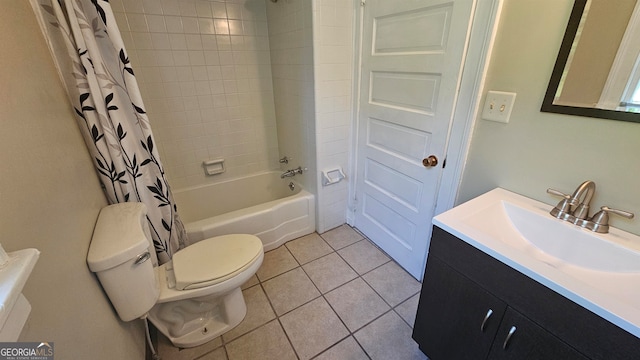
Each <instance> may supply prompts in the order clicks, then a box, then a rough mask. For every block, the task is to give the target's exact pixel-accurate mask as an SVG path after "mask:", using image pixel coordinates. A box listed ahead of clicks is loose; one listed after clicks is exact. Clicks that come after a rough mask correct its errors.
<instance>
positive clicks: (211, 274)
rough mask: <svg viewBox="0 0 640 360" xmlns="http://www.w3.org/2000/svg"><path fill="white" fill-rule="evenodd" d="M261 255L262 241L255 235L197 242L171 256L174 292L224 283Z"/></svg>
mask: <svg viewBox="0 0 640 360" xmlns="http://www.w3.org/2000/svg"><path fill="white" fill-rule="evenodd" d="M262 252H263V248H262V241H261V240H260V239H259V238H258V237H256V236H254V235H247V234H233V235H223V236H216V237H213V238H210V239H206V240H202V241H198V242H197V243H195V244H192V245H189V246H187V247H186V248H184V249H182V250H180V251H178V252H177V253H175V254H174V255H173V259H172V260H173V272H174V275H175V278H176V289H177V290H189V289H198V288H201V287H206V286H210V285H214V284H217V283H220V282H223V281H225V280H227V279H229V278H232V277H233V276H235V275H236V274H237V273H240V272H242V271H244V270H245V269H246V268H247V267H249V266H250V265H251V264H252V263H253V262H254V261H255V260H256V259H257V258H258V257H259V255H260V254H261V253H262Z"/></svg>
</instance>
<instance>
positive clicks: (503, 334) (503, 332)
mask: <svg viewBox="0 0 640 360" xmlns="http://www.w3.org/2000/svg"><path fill="white" fill-rule="evenodd" d="M488 359H491V360H522V359H540V360H552V359H558V360H588V358H587V357H585V356H584V355H582V354H580V353H579V352H578V351H576V350H575V349H573V348H572V347H570V346H569V345H567V344H566V343H564V342H563V341H561V340H560V339H558V338H557V337H555V336H553V335H552V334H550V333H549V332H548V331H546V330H544V329H543V328H541V327H540V326H538V325H536V324H535V323H534V322H533V321H531V320H529V319H527V318H526V317H524V316H523V315H522V314H520V313H518V312H517V311H515V310H513V309H511V308H508V309H507V311H506V313H505V315H504V318H503V319H502V323H501V325H500V328H499V329H498V332H497V334H496V338H495V341H494V342H493V346H492V347H491V352H490V353H489V357H488Z"/></svg>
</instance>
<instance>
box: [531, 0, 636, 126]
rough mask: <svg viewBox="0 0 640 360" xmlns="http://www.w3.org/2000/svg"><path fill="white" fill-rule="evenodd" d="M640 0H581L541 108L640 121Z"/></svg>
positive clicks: (573, 14) (576, 2) (568, 27)
mask: <svg viewBox="0 0 640 360" xmlns="http://www.w3.org/2000/svg"><path fill="white" fill-rule="evenodd" d="M638 39H640V1H639V0H616V1H611V0H576V1H575V3H574V6H573V10H572V12H571V15H570V17H569V23H568V25H567V30H566V32H565V35H564V38H563V40H562V45H561V46H560V51H559V53H558V58H557V60H556V64H555V66H554V68H553V73H552V74H551V80H550V81H549V87H548V88H547V92H546V94H545V97H544V100H543V102H542V108H541V109H540V110H541V111H544V112H552V113H560V114H569V115H580V116H589V117H597V118H603V119H612V120H622V121H633V122H640V61H639V56H638V55H639V54H640V40H638Z"/></svg>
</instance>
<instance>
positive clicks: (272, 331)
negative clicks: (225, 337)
mask: <svg viewBox="0 0 640 360" xmlns="http://www.w3.org/2000/svg"><path fill="white" fill-rule="evenodd" d="M226 349H227V354H228V355H229V360H253V359H260V360H289V359H291V360H296V359H297V358H296V354H295V353H294V351H293V348H291V344H290V343H289V341H288V340H287V336H286V335H285V333H284V331H283V330H282V327H281V326H280V323H279V322H278V321H271V322H270V323H268V324H266V325H263V326H261V327H259V328H258V329H256V330H254V331H252V332H250V333H248V334H245V335H244V336H241V337H239V338H237V339H235V340H234V341H232V342H230V343H229V344H227V345H226Z"/></svg>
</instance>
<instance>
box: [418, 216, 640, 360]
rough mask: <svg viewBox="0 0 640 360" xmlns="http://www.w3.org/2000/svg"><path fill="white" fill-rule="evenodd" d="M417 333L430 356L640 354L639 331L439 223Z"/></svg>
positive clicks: (597, 357)
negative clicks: (620, 324)
mask: <svg viewBox="0 0 640 360" xmlns="http://www.w3.org/2000/svg"><path fill="white" fill-rule="evenodd" d="M509 333H511V335H509ZM413 338H414V339H415V340H416V342H417V343H418V345H419V346H420V349H421V350H422V351H423V352H424V353H425V354H426V355H427V356H428V357H429V359H430V360H467V359H468V360H471V359H473V360H475V359H478V360H484V359H491V360H495V359H499V360H506V359H518V360H527V359H535V360H537V359H540V360H542V359H544V360H554V359H558V360H587V359H594V360H611V359H616V360H622V359H629V360H630V359H636V360H637V359H640V339H639V338H637V337H635V336H634V335H632V334H630V333H628V332H626V331H624V330H622V329H621V328H619V327H617V326H616V325H614V324H612V323H610V322H608V321H607V320H605V319H603V318H601V317H599V316H597V315H596V314H594V313H592V312H591V311H589V310H587V309H585V308H583V307H581V306H579V305H577V304H576V303H574V302H572V301H570V300H569V299H567V298H565V297H563V296H561V295H559V294H558V293H556V292H554V291H552V290H550V289H548V288H546V287H545V286H543V285H541V284H540V283H538V282H537V281H535V280H533V279H531V278H529V277H527V276H525V275H523V274H522V273H520V272H518V271H516V270H514V269H513V268H511V267H509V266H507V265H505V264H503V263H501V262H500V261H498V260H496V259H494V258H493V257H491V256H489V255H487V254H485V253H483V252H482V251H480V250H478V249H476V248H474V247H473V246H471V245H469V244H467V243H465V242H464V241H462V240H460V239H458V238H456V237H455V236H453V235H451V234H449V233H447V232H445V231H444V230H442V229H440V228H438V227H434V231H433V236H432V239H431V245H430V251H429V257H428V260H427V267H426V269H425V276H424V280H423V283H422V292H421V295H420V302H419V305H418V311H417V314H416V322H415V325H414V330H413Z"/></svg>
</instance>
